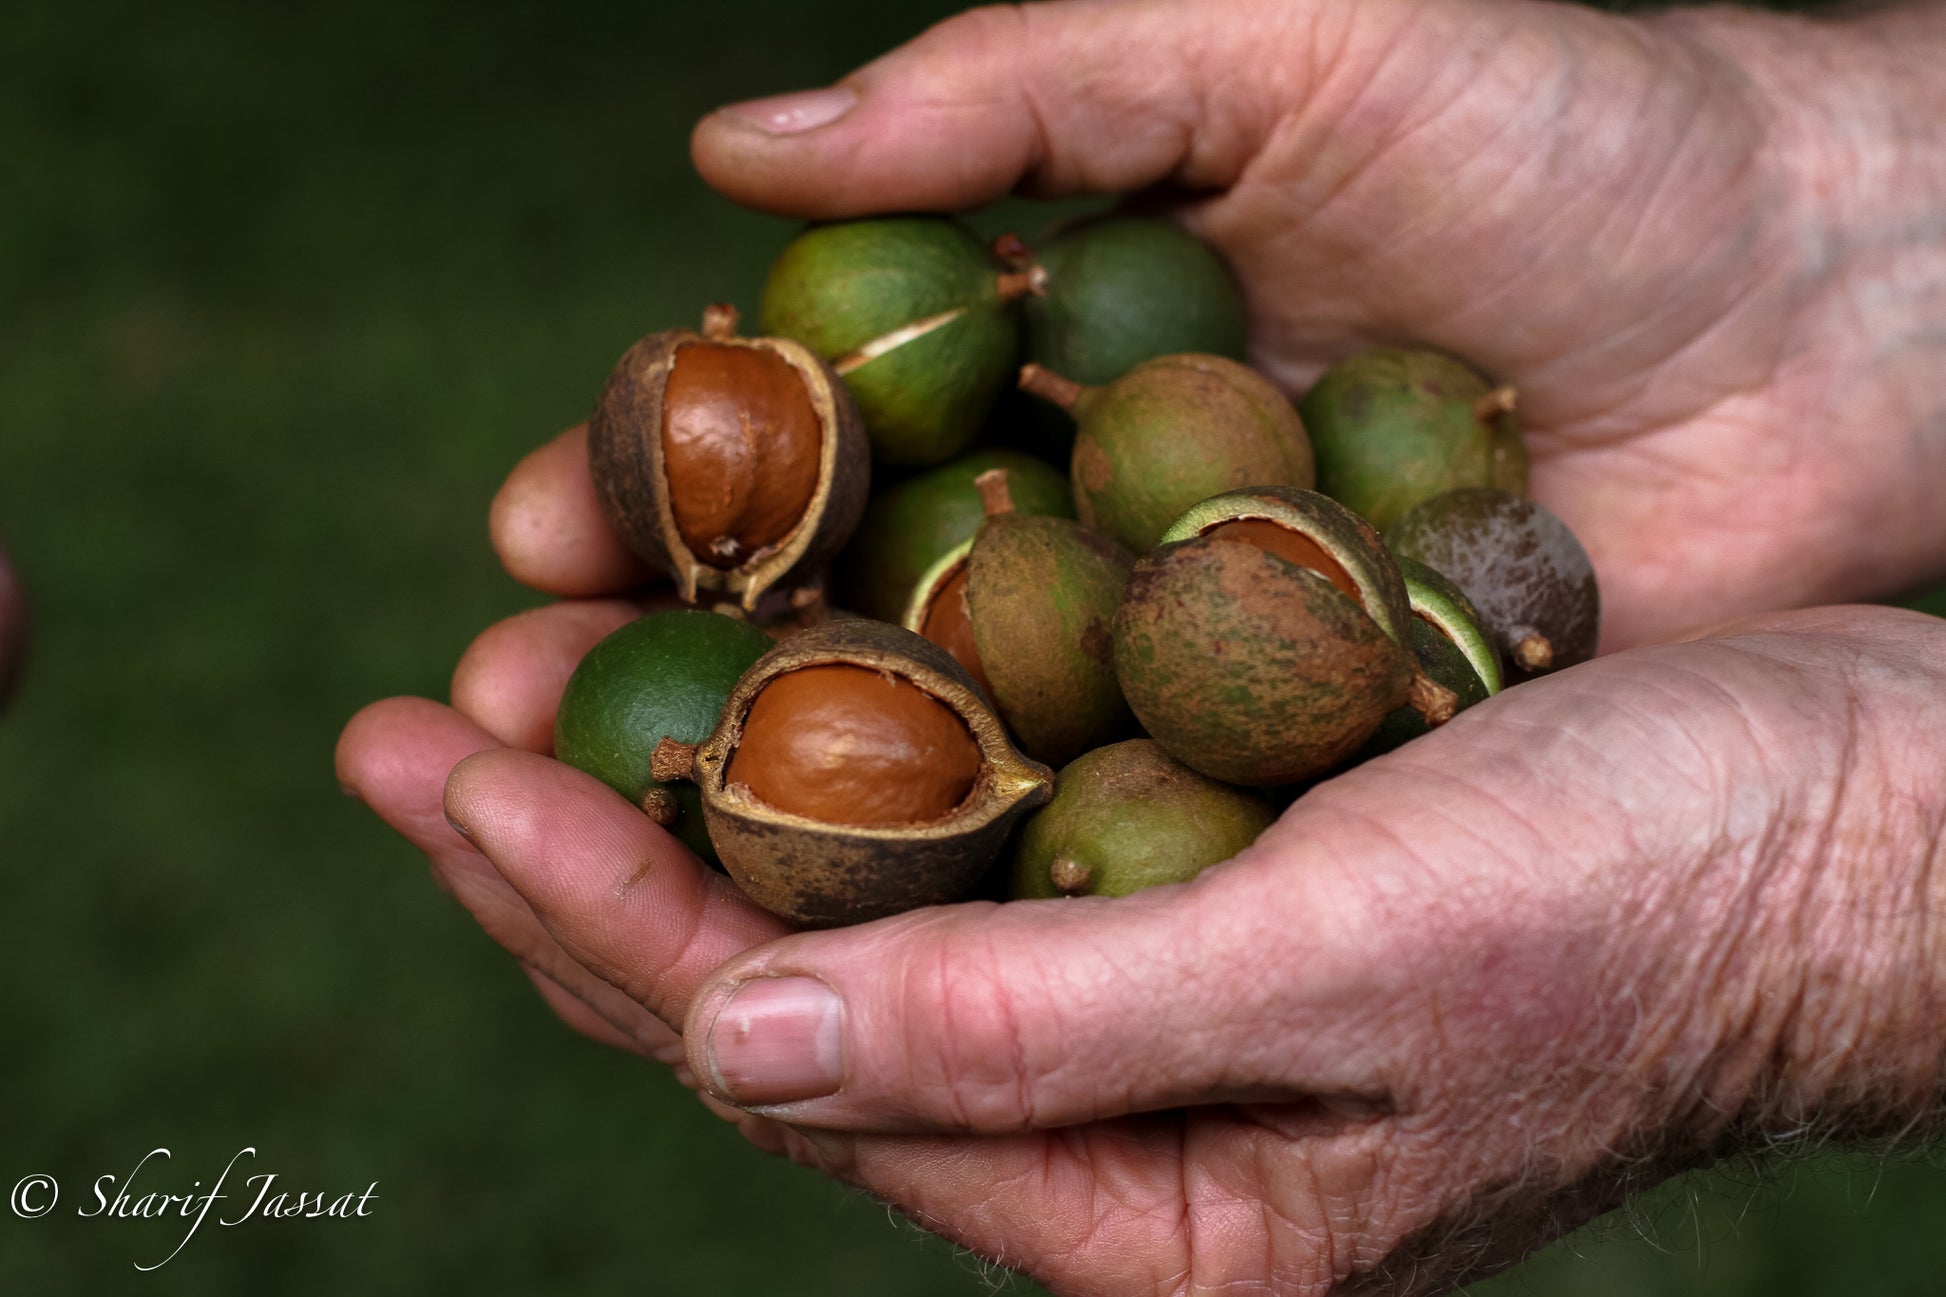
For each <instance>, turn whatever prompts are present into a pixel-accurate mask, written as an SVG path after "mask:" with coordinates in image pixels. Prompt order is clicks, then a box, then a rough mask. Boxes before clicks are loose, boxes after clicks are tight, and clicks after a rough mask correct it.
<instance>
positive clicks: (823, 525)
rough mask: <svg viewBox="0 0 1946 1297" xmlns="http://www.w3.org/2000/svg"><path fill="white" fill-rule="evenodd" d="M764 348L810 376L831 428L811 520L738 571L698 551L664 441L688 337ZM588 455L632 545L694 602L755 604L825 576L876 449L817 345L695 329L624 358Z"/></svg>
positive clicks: (858, 503)
mask: <svg viewBox="0 0 1946 1297" xmlns="http://www.w3.org/2000/svg"><path fill="white" fill-rule="evenodd" d="M705 341H707V342H713V343H716V344H718V345H721V346H739V347H757V348H761V349H763V350H766V351H769V352H771V353H773V354H774V355H776V356H778V357H779V358H781V359H783V360H784V361H785V362H787V363H788V364H789V365H790V366H791V367H792V368H793V369H795V370H797V371H798V373H799V374H801V375H803V377H804V382H805V390H806V393H807V395H808V396H809V397H810V399H811V405H812V408H813V409H814V410H816V411H817V414H818V418H819V420H820V422H821V423H822V424H823V426H824V429H825V435H824V443H823V446H822V448H821V453H820V456H819V462H818V483H817V487H816V489H815V491H814V492H813V494H812V496H811V502H810V504H809V505H808V506H807V507H806V509H805V511H804V517H803V519H802V520H801V521H800V522H799V523H798V525H797V526H796V527H795V528H794V529H793V530H792V531H791V533H790V534H789V535H787V536H786V537H785V538H784V539H783V541H782V542H780V543H779V544H778V545H776V546H774V547H772V548H769V549H767V550H763V551H759V552H758V553H757V554H755V555H752V556H751V557H750V558H749V559H747V560H745V561H744V562H743V563H741V564H739V565H738V566H736V567H734V568H727V569H726V568H718V567H714V566H712V565H710V564H709V563H706V562H704V561H702V560H701V559H699V558H697V557H696V556H695V555H694V554H692V553H690V551H689V549H688V547H687V546H685V545H684V544H683V541H682V536H681V533H680V532H679V530H678V529H677V526H676V520H675V516H674V514H673V512H672V511H671V509H670V505H669V495H670V493H669V486H668V482H667V479H666V477H665V470H664V457H663V444H662V412H663V410H662V397H663V389H664V387H665V385H666V383H667V380H668V374H669V368H670V366H671V364H672V363H673V362H674V359H675V354H676V349H677V348H678V347H681V346H683V345H684V344H686V343H692V342H705ZM588 460H589V467H590V469H591V471H592V473H593V475H594V481H595V490H596V493H597V495H599V497H600V499H601V503H602V509H603V511H604V512H605V513H606V514H607V515H608V519H609V521H610V523H612V524H613V525H614V527H615V530H616V532H617V533H618V534H619V535H620V536H621V537H622V540H623V541H624V543H626V544H627V545H628V547H629V548H630V549H631V550H633V551H634V552H635V553H636V554H638V555H640V556H641V557H642V558H643V559H644V560H646V561H647V562H649V563H651V564H653V565H655V566H656V567H658V568H660V569H662V570H663V571H665V572H667V573H668V574H669V575H670V576H671V577H673V578H674V579H675V582H676V590H677V593H678V594H680V595H681V596H682V598H683V599H684V600H686V601H688V602H690V603H694V602H695V601H696V596H697V592H698V591H699V590H711V591H722V592H724V593H726V594H728V595H730V596H732V597H734V598H735V599H736V600H737V601H738V602H739V603H740V605H741V606H742V607H743V608H744V609H745V610H746V611H748V610H750V609H753V608H755V607H756V605H757V601H758V600H759V599H761V598H762V597H763V594H764V592H765V591H766V590H769V589H770V588H772V587H773V586H784V585H796V584H801V583H804V582H808V581H810V580H812V579H814V578H815V577H816V575H817V574H818V572H819V571H820V570H821V569H822V568H823V567H824V565H825V564H826V563H828V562H830V560H831V558H832V556H833V555H835V554H836V553H837V552H838V551H839V550H840V549H841V548H843V546H844V543H845V541H846V540H847V539H848V538H849V537H850V536H851V533H852V532H853V531H854V530H855V529H856V528H857V526H858V520H859V518H860V517H861V516H862V515H863V513H864V510H865V499H866V495H867V493H868V490H869V487H870V474H871V453H870V449H869V447H868V445H867V443H866V441H865V433H864V428H863V425H862V424H861V423H860V421H859V418H858V410H857V407H856V406H855V405H854V404H853V403H852V400H851V396H850V394H849V393H847V392H846V390H845V386H844V384H843V383H842V382H841V381H840V380H839V379H838V377H837V376H836V375H835V374H833V373H832V372H831V369H830V368H829V367H828V366H827V365H825V363H824V362H823V361H821V360H819V359H818V358H817V356H816V355H814V354H813V353H812V352H811V351H810V350H809V349H808V348H806V347H803V346H801V345H799V344H798V343H795V342H791V341H789V340H788V339H783V338H733V337H723V336H715V334H714V333H712V336H709V337H707V338H706V337H705V336H704V335H703V334H700V333H697V332H695V331H694V330H692V329H667V330H664V331H663V332H661V333H653V334H650V335H649V336H648V337H646V338H643V339H642V340H641V341H640V342H638V343H636V344H635V345H634V346H633V347H630V348H629V349H628V351H627V352H626V353H624V354H623V356H622V358H621V360H620V361H619V362H618V363H617V364H616V366H615V369H614V371H613V372H612V373H611V374H610V375H609V377H608V383H607V386H606V387H605V388H604V389H603V390H602V394H601V399H600V401H599V402H598V403H597V404H596V406H595V412H594V415H593V417H592V418H591V419H590V420H589V422H588Z"/></svg>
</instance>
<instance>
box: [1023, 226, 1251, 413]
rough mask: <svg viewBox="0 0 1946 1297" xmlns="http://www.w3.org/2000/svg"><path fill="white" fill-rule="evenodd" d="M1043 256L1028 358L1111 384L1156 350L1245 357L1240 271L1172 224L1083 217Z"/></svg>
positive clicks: (1026, 314)
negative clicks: (1233, 269) (1238, 284)
mask: <svg viewBox="0 0 1946 1297" xmlns="http://www.w3.org/2000/svg"><path fill="white" fill-rule="evenodd" d="M1034 261H1035V264H1036V265H1037V266H1038V268H1039V270H1040V272H1041V275H1042V277H1043V282H1042V284H1041V285H1040V291H1039V294H1038V295H1036V296H1030V297H1028V298H1026V299H1024V300H1023V302H1022V314H1023V322H1024V324H1025V328H1026V343H1027V345H1026V351H1027V359H1028V360H1030V361H1032V362H1033V363H1035V364H1037V365H1041V366H1044V367H1045V368H1047V369H1051V370H1053V371H1054V372H1055V373H1057V374H1061V375H1063V376H1065V377H1067V378H1068V379H1071V380H1072V381H1074V382H1077V383H1084V384H1090V385H1095V386H1099V385H1101V384H1103V383H1112V382H1113V381H1115V380H1116V379H1118V378H1120V377H1121V376H1122V375H1123V374H1126V373H1127V372H1128V371H1129V370H1131V369H1133V368H1135V367H1136V366H1137V365H1139V364H1141V363H1142V362H1143V361H1145V360H1153V359H1155V358H1156V357H1157V356H1172V355H1179V354H1182V353H1185V352H1201V353H1203V354H1206V355H1215V356H1227V357H1229V358H1230V359H1232V360H1242V359H1243V357H1244V351H1245V348H1246V347H1247V345H1248V343H1249V332H1250V331H1249V321H1248V320H1247V319H1246V318H1245V315H1244V309H1243V294H1242V293H1241V292H1240V291H1239V290H1238V287H1237V282H1236V276H1235V275H1233V274H1231V273H1230V268H1229V266H1228V265H1226V264H1225V263H1224V261H1223V258H1222V257H1221V256H1219V255H1218V254H1217V252H1216V250H1215V249H1214V248H1212V247H1210V246H1209V245H1208V244H1207V243H1204V242H1203V241H1202V240H1201V239H1199V238H1197V237H1196V236H1195V235H1193V234H1191V233H1189V232H1188V231H1187V230H1185V229H1183V228H1182V227H1181V226H1180V225H1177V224H1175V223H1174V222H1173V221H1165V220H1161V219H1158V218H1156V217H1148V216H1104V217H1097V218H1094V219H1091V220H1087V221H1083V222H1081V223H1080V224H1078V225H1074V226H1071V227H1069V228H1068V229H1066V230H1063V231H1061V232H1060V233H1059V234H1057V235H1055V236H1054V237H1053V238H1051V239H1049V240H1047V241H1046V242H1045V243H1043V244H1042V245H1041V247H1040V250H1039V254H1038V256H1036V257H1035V258H1034ZM1050 417H1051V418H1054V419H1059V420H1060V421H1061V422H1062V423H1064V424H1066V423H1067V422H1068V421H1067V420H1066V419H1064V418H1061V416H1060V415H1058V414H1053V413H1050ZM1071 428H1072V425H1069V429H1070V431H1071Z"/></svg>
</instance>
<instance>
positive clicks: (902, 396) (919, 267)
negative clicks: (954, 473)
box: [761, 216, 1036, 465]
mask: <svg viewBox="0 0 1946 1297" xmlns="http://www.w3.org/2000/svg"><path fill="white" fill-rule="evenodd" d="M1034 282H1036V280H1035V277H1034V276H1033V275H1032V274H1031V273H1012V272H1007V271H1005V270H1004V268H1002V267H1001V266H999V265H998V263H997V262H996V261H995V260H994V258H993V256H992V255H991V254H990V252H989V251H988V249H987V248H986V246H985V245H984V244H982V243H981V242H980V240H979V239H978V238H976V237H975V236H974V235H973V233H972V232H971V231H970V230H968V229H967V228H966V227H965V226H964V225H961V224H960V223H959V222H958V221H955V220H953V219H951V218H949V217H941V216H901V217H886V218H879V219H872V220H858V221H842V222H838V223H836V224H831V225H815V226H812V227H811V228H810V229H808V230H806V231H804V233H802V234H800V235H798V237H797V238H796V239H794V240H793V241H792V242H791V244H790V245H789V246H788V247H786V248H785V249H784V251H783V254H782V255H781V256H779V257H778V258H777V261H776V262H775V264H773V265H772V266H771V270H770V277H769V279H768V281H767V282H766V283H765V285H764V297H763V307H762V311H761V317H762V325H763V330H764V332H766V333H770V334H776V335H778V336H780V337H786V338H794V339H796V340H797V341H799V342H802V343H803V344H804V345H806V346H807V347H809V348H811V350H813V351H815V352H816V353H817V354H818V355H819V356H821V357H823V358H824V359H825V360H827V361H829V362H830V363H831V366H832V368H833V369H835V370H836V371H837V372H838V374H839V375H840V376H841V377H842V378H843V379H844V380H845V385H846V386H847V387H849V388H850V389H851V394H852V396H853V397H854V398H855V399H856V401H857V403H858V409H859V413H860V414H861V415H862V416H863V419H864V424H865V433H866V435H867V437H869V438H870V440H871V444H872V452H873V454H874V455H875V456H876V457H877V458H878V459H880V460H881V461H883V462H885V463H888V464H913V465H924V464H937V463H940V462H942V461H944V460H947V459H950V458H952V457H953V456H954V455H957V454H958V453H960V452H961V451H962V450H965V449H966V448H967V446H968V445H970V444H971V443H972V441H973V439H974V437H975V436H976V435H977V434H978V433H979V430H980V425H981V423H982V422H983V421H984V420H985V418H986V416H987V412H988V411H989V410H990V409H991V408H992V406H993V403H994V398H995V397H996V396H997V395H998V394H999V392H1000V390H1001V389H1002V388H1003V387H1004V386H1005V385H1006V382H1007V379H1008V377H1009V376H1010V375H1011V374H1012V372H1013V367H1014V365H1015V364H1016V363H1017V357H1018V354H1019V349H1020V326H1019V321H1018V319H1017V318H1016V311H1015V310H1014V307H1013V302H1014V301H1015V299H1017V298H1019V297H1021V296H1024V295H1025V294H1027V293H1029V292H1030V291H1032V285H1033V283H1034Z"/></svg>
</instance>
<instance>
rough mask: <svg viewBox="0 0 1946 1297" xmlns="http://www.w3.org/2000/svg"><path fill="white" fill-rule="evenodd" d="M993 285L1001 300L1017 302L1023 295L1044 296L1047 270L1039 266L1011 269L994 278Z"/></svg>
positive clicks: (1045, 293) (1045, 294)
mask: <svg viewBox="0 0 1946 1297" xmlns="http://www.w3.org/2000/svg"><path fill="white" fill-rule="evenodd" d="M994 287H995V289H996V290H997V291H998V292H999V294H1000V300H1001V301H1003V302H1017V301H1019V300H1020V299H1021V298H1023V297H1046V296H1047V272H1046V271H1045V270H1042V269H1041V268H1040V267H1039V266H1029V267H1027V269H1025V270H1017V271H1011V272H1009V273H1007V274H1004V275H1002V276H1000V278H999V279H997V280H995V281H994Z"/></svg>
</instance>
